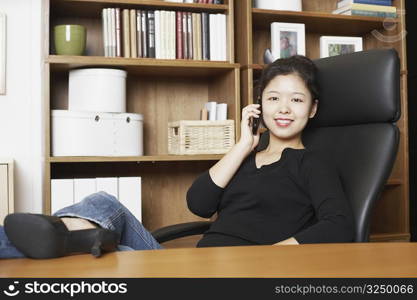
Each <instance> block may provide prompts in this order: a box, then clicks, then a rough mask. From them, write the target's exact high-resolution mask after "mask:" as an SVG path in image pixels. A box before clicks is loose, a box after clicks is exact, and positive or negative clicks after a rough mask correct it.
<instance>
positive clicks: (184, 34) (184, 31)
mask: <svg viewBox="0 0 417 300" xmlns="http://www.w3.org/2000/svg"><path fill="white" fill-rule="evenodd" d="M187 32H188V25H187V13H186V12H183V13H182V52H183V58H184V59H188V35H187Z"/></svg>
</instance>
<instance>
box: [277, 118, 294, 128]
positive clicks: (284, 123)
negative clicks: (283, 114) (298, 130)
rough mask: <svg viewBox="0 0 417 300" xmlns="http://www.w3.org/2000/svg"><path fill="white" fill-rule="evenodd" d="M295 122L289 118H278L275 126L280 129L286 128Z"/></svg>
mask: <svg viewBox="0 0 417 300" xmlns="http://www.w3.org/2000/svg"><path fill="white" fill-rule="evenodd" d="M292 122H293V120H291V119H287V118H278V119H275V124H277V126H278V127H282V128H286V127H289V126H290V125H291V123H292Z"/></svg>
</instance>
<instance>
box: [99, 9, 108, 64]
mask: <svg viewBox="0 0 417 300" xmlns="http://www.w3.org/2000/svg"><path fill="white" fill-rule="evenodd" d="M101 18H102V27H103V49H104V56H106V57H107V56H109V41H108V30H109V29H108V22H107V8H103V10H102V11H101Z"/></svg>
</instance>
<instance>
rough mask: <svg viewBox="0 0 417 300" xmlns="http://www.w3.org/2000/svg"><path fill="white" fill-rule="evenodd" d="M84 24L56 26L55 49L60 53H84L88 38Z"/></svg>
mask: <svg viewBox="0 0 417 300" xmlns="http://www.w3.org/2000/svg"><path fill="white" fill-rule="evenodd" d="M86 31H87V30H86V28H85V27H84V26H82V25H57V26H55V27H54V41H55V51H56V54H58V55H83V54H84V51H85V44H86V39H87V34H86Z"/></svg>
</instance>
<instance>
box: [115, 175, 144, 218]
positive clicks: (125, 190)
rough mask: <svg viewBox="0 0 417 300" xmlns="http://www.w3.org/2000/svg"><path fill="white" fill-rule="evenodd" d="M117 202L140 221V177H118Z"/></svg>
mask: <svg viewBox="0 0 417 300" xmlns="http://www.w3.org/2000/svg"><path fill="white" fill-rule="evenodd" d="M118 190H119V201H120V202H121V203H122V204H123V205H124V206H126V208H127V209H129V211H130V212H131V213H132V214H133V215H134V216H135V217H136V219H138V220H139V221H142V181H141V177H119V187H118Z"/></svg>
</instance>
